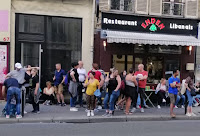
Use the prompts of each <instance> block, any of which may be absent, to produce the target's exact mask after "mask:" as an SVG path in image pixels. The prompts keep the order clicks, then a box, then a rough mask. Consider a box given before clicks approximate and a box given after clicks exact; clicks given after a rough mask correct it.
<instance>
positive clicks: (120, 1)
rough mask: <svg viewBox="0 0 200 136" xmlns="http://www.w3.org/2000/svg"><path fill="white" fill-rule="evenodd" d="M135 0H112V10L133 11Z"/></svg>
mask: <svg viewBox="0 0 200 136" xmlns="http://www.w3.org/2000/svg"><path fill="white" fill-rule="evenodd" d="M133 1H134V0H111V10H122V11H132V10H133Z"/></svg>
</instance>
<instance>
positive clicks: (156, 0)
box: [149, 0, 162, 15]
mask: <svg viewBox="0 0 200 136" xmlns="http://www.w3.org/2000/svg"><path fill="white" fill-rule="evenodd" d="M149 2H150V3H149V5H150V6H149V14H150V15H162V0H150V1H149Z"/></svg>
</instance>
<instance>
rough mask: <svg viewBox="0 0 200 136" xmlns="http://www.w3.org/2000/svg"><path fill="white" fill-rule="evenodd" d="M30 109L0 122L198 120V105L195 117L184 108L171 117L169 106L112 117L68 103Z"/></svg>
mask: <svg viewBox="0 0 200 136" xmlns="http://www.w3.org/2000/svg"><path fill="white" fill-rule="evenodd" d="M4 105H5V103H0V110H1V111H2V109H3V107H4ZM31 110H32V106H31V105H27V106H26V111H27V112H28V114H25V116H24V118H22V119H19V120H17V119H15V118H11V119H5V117H3V116H1V117H0V124H2V123H54V122H64V123H99V122H128V121H167V120H200V107H194V108H193V111H194V113H195V114H197V116H196V117H187V116H185V115H184V109H181V108H179V109H175V113H176V114H177V117H176V118H175V119H171V118H170V116H169V107H163V108H162V109H157V108H150V109H145V113H140V110H139V109H138V110H137V111H136V113H134V114H133V115H127V116H126V115H125V114H124V113H123V111H115V116H113V117H110V118H108V117H102V115H103V114H104V112H105V110H101V111H99V112H96V113H95V116H94V117H87V116H86V112H85V109H84V108H80V109H79V111H78V112H70V111H69V105H67V106H65V107H61V106H55V105H53V106H44V105H40V112H41V113H40V114H32V113H30V112H31Z"/></svg>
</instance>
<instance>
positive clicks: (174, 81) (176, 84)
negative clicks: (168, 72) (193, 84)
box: [168, 69, 180, 118]
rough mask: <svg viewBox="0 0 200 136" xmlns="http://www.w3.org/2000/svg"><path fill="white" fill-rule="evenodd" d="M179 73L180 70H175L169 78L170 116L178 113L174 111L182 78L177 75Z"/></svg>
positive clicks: (173, 116)
mask: <svg viewBox="0 0 200 136" xmlns="http://www.w3.org/2000/svg"><path fill="white" fill-rule="evenodd" d="M178 75H179V70H177V69H176V70H174V71H173V76H171V77H170V78H169V81H168V82H169V89H168V92H169V98H170V116H171V117H172V118H175V117H176V115H175V113H174V112H173V110H174V105H175V102H176V99H177V94H178V89H179V88H180V79H179V78H178V77H177V76H178Z"/></svg>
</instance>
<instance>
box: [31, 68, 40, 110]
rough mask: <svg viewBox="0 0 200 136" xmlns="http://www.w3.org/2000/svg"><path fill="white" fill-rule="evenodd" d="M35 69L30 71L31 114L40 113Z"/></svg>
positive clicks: (37, 78) (37, 79) (37, 80)
mask: <svg viewBox="0 0 200 136" xmlns="http://www.w3.org/2000/svg"><path fill="white" fill-rule="evenodd" d="M37 71H38V70H37V69H36V68H33V69H32V70H31V79H30V92H31V101H32V106H33V111H32V113H40V108H39V97H40V91H39V77H38V75H37Z"/></svg>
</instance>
